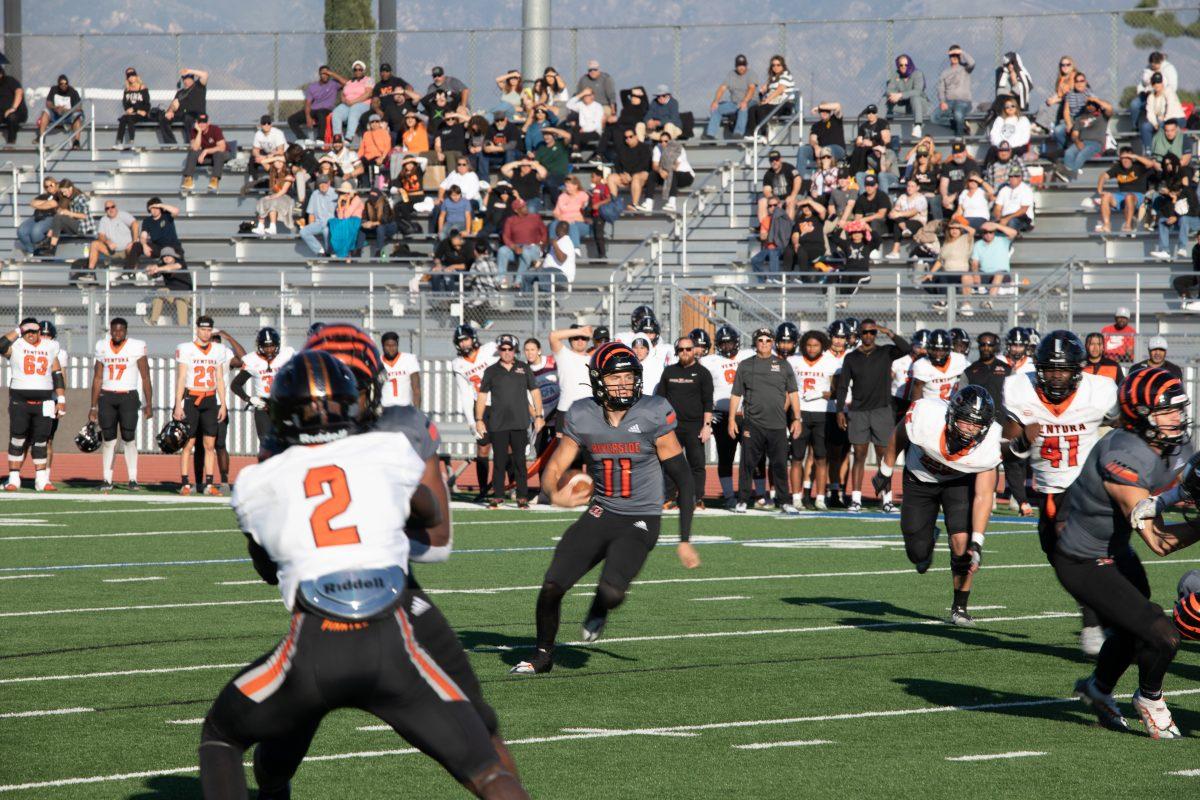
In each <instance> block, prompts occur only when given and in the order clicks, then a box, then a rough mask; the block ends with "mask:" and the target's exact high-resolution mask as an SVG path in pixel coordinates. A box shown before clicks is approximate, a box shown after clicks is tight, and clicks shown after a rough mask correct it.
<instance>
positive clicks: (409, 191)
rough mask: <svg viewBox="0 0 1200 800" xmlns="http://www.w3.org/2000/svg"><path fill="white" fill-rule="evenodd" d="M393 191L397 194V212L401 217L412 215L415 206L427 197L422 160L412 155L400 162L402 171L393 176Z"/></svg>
mask: <svg viewBox="0 0 1200 800" xmlns="http://www.w3.org/2000/svg"><path fill="white" fill-rule="evenodd" d="M391 188H392V193H393V194H395V195H396V212H397V215H398V216H400V217H401V218H409V217H412V216H413V215H414V214H415V213H416V210H415V209H414V208H413V206H415V205H417V204H418V203H420V202H421V201H423V200H424V199H425V170H424V169H423V168H422V167H421V162H420V160H418V159H416V158H412V157H408V158H405V159H404V160H403V161H401V162H400V171H399V172H398V173H396V177H394V178H392V187H391Z"/></svg>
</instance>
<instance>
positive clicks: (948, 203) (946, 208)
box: [938, 139, 980, 217]
mask: <svg viewBox="0 0 1200 800" xmlns="http://www.w3.org/2000/svg"><path fill="white" fill-rule="evenodd" d="M979 171H980V170H979V162H978V161H976V160H975V159H973V158H971V156H970V155H969V154H968V153H967V145H966V143H964V142H963V141H962V140H961V139H960V140H957V141H955V142H952V143H951V144H950V158H948V159H946V160H945V161H943V162H942V168H941V175H940V177H939V178H938V194H940V195H941V196H942V212H943V216H945V217H950V216H953V214H954V209H955V208H957V206H958V196H959V194H961V193H962V190H963V189H965V188H966V186H967V176H968V175H970V174H971V173H972V172H975V173H978V172H979Z"/></svg>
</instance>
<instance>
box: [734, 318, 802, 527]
mask: <svg viewBox="0 0 1200 800" xmlns="http://www.w3.org/2000/svg"><path fill="white" fill-rule="evenodd" d="M774 347H775V334H774V333H772V332H771V329H770V328H759V329H758V330H757V331H755V332H754V356H755V357H754V358H747V359H746V360H745V361H743V362H742V363H741V364H738V368H737V372H736V373H735V375H734V378H733V390H732V394H731V396H730V398H729V436H730V438H732V439H737V438H738V432H737V414H738V411H739V410H741V411H742V412H743V415H744V416H743V418H742V436H741V441H742V461H741V465H740V469H739V473H738V503H737V506H736V507H735V510H736V511H737V512H738V513H744V512H745V511H746V504H747V502H748V501H749V500H750V489H751V483H752V475H753V472H754V468H755V467H756V466H758V463H759V462H760V461H762V457H763V454H764V453H765V454H766V456H767V462H768V465H769V467H770V470H771V483H772V484H773V485H774V487H775V507H776V508H778V509H779V510H781V511H783V512H784V513H786V514H796V513H798V512H797V510H796V507H795V506H793V505H792V495H791V492H790V491H789V490H788V450H789V449H790V448H789V447H788V434H789V430H788V429H789V425H788V422H787V420H788V416H787V414H788V412H789V411H791V412H792V424H791V426H790V428H791V430H790V433H791V436H792V437H793V438H797V439H798V438H799V437H800V392H799V390H798V389H797V386H796V373H795V372H794V371H793V370H792V367H791V365H790V364H788V362H787V361H785V360H784V359H782V358H779V357H778V356H776V355H774V353H773V352H772V350H773V349H774Z"/></svg>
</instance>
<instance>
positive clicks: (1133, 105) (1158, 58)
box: [1129, 50, 1179, 131]
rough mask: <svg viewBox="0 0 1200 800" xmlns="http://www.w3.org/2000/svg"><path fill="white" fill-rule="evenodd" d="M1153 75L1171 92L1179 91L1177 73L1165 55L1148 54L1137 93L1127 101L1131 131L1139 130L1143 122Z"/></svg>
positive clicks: (1156, 51)
mask: <svg viewBox="0 0 1200 800" xmlns="http://www.w3.org/2000/svg"><path fill="white" fill-rule="evenodd" d="M1155 73H1157V74H1159V75H1161V76H1162V78H1163V85H1164V86H1165V87H1166V88H1167V89H1170V90H1171V91H1174V92H1178V91H1179V72H1178V71H1177V70H1176V69H1175V65H1174V64H1172V63H1171V62H1169V61H1167V55H1166V53H1162V52H1159V51H1158V50H1155V51H1154V52H1152V53H1150V55H1149V57H1148V58H1147V60H1146V67H1145V68H1144V69H1143V70H1142V76H1141V80H1139V81H1138V86H1137V93H1136V94H1135V95H1134V96H1133V99H1132V100H1130V101H1129V121H1130V122H1132V123H1133V129H1134V130H1135V131H1136V130H1140V129H1141V124H1142V122H1144V121H1145V114H1146V100H1147V98H1148V97H1149V95H1151V94H1153V92H1154V87H1153V85H1152V84H1151V80H1152V79H1153V77H1154V75H1155Z"/></svg>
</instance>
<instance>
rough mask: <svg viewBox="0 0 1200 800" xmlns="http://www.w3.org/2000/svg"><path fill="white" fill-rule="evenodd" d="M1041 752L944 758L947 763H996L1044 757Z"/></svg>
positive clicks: (1022, 751)
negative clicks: (1014, 759)
mask: <svg viewBox="0 0 1200 800" xmlns="http://www.w3.org/2000/svg"><path fill="white" fill-rule="evenodd" d="M1044 755H1047V753H1046V752H1044V751H1042V750H1014V751H1012V752H1011V753H982V754H980V755H977V756H946V760H947V761H998V760H1000V759H1006V758H1033V757H1034V756H1044Z"/></svg>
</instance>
